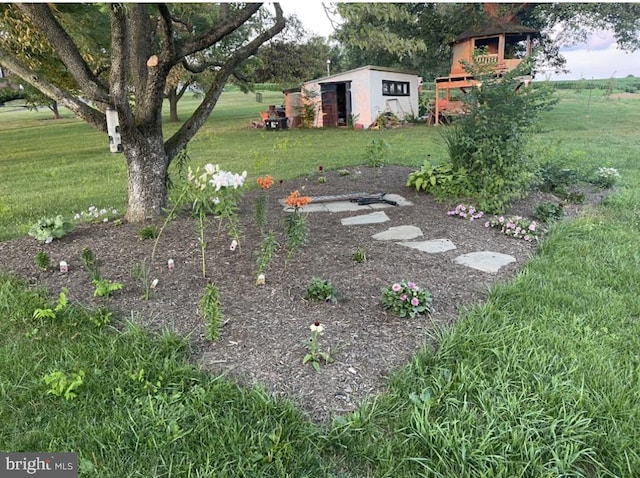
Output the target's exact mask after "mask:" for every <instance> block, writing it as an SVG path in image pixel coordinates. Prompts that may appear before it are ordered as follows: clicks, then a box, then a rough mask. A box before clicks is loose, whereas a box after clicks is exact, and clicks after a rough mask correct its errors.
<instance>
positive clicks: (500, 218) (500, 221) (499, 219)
mask: <svg viewBox="0 0 640 478" xmlns="http://www.w3.org/2000/svg"><path fill="white" fill-rule="evenodd" d="M498 222H499V223H500V224H502V223H503V222H504V216H500V217H499V218H498Z"/></svg>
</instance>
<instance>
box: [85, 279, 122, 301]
mask: <svg viewBox="0 0 640 478" xmlns="http://www.w3.org/2000/svg"><path fill="white" fill-rule="evenodd" d="M92 283H93V286H94V287H95V288H96V290H95V291H94V292H93V296H94V297H111V294H113V293H114V292H115V291H117V290H120V289H122V284H121V283H120V282H111V281H109V280H106V279H94V280H93V281H92Z"/></svg>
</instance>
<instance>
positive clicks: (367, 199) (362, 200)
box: [350, 193, 398, 206]
mask: <svg viewBox="0 0 640 478" xmlns="http://www.w3.org/2000/svg"><path fill="white" fill-rule="evenodd" d="M386 194H387V193H380V194H375V195H373V196H364V197H359V198H352V199H350V201H351V202H355V203H358V206H368V205H369V204H379V203H384V204H391V205H392V206H397V205H398V203H397V202H396V201H392V200H391V199H385V198H384V197H385V196H386Z"/></svg>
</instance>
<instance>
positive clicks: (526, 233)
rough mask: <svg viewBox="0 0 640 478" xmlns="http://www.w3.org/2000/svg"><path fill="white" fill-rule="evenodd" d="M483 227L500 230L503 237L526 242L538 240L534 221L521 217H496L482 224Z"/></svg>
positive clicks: (536, 224) (537, 228) (537, 227)
mask: <svg viewBox="0 0 640 478" xmlns="http://www.w3.org/2000/svg"><path fill="white" fill-rule="evenodd" d="M484 227H494V228H496V229H500V232H502V233H503V234H504V235H506V236H509V237H513V238H515V239H523V240H525V241H527V242H530V241H536V240H538V235H539V234H540V232H541V231H540V227H539V225H538V223H537V222H536V221H532V220H531V219H527V218H525V217H522V216H511V217H504V216H496V217H493V218H492V219H490V220H488V221H487V222H485V223H484Z"/></svg>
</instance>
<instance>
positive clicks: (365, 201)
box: [311, 193, 398, 206]
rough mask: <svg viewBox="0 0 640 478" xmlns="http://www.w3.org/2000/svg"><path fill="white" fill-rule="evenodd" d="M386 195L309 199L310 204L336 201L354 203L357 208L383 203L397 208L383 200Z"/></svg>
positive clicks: (335, 196) (363, 194) (389, 201)
mask: <svg viewBox="0 0 640 478" xmlns="http://www.w3.org/2000/svg"><path fill="white" fill-rule="evenodd" d="M386 195H387V193H379V194H368V193H351V194H338V195H334V196H313V197H311V202H312V203H324V202H337V201H350V202H355V203H357V204H358V205H359V206H367V205H369V204H378V203H385V204H391V205H392V206H397V205H398V203H397V202H396V201H392V200H390V199H385V196H386Z"/></svg>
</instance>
